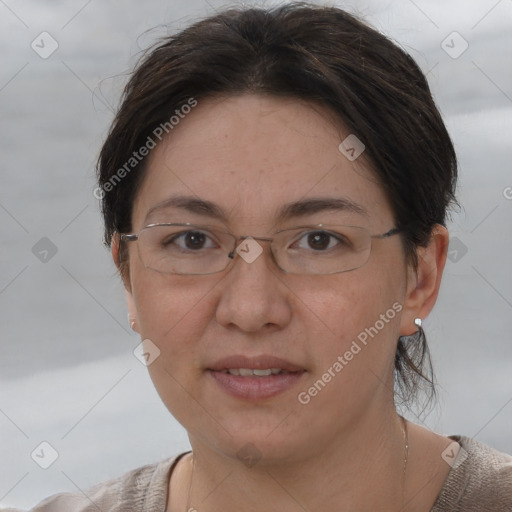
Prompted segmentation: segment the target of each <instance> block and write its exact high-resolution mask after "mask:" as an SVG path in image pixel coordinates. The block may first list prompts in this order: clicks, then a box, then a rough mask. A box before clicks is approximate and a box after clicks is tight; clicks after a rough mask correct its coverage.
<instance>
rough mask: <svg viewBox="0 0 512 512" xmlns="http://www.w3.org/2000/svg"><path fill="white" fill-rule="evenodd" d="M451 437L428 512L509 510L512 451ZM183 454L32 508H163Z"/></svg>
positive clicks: (38, 511) (129, 511) (44, 511)
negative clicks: (445, 468) (451, 456)
mask: <svg viewBox="0 0 512 512" xmlns="http://www.w3.org/2000/svg"><path fill="white" fill-rule="evenodd" d="M450 437H451V438H452V439H454V440H455V441H457V442H458V443H459V444H460V445H461V446H462V448H463V449H464V450H465V452H464V451H463V450H460V452H459V455H458V456H457V459H456V460H455V463H452V469H451V470H450V472H449V473H448V477H447V479H446V481H445V483H444V486H443V488H442V489H441V492H440V493H439V496H438V497H437V499H436V502H435V504H434V507H433V508H432V509H431V512H512V456H510V455H507V454H504V453H500V452H498V451H496V450H494V449H492V448H490V447H489V446H486V445H484V444H482V443H480V442H478V441H475V440H474V439H471V438H468V437H464V436H450ZM183 455H185V454H181V455H179V456H177V457H173V458H170V459H166V460H163V461H161V462H157V463H154V464H150V465H147V466H142V467H140V468H137V469H134V470H132V471H129V472H128V473H125V474H124V475H122V476H121V477H118V478H115V479H112V480H108V481H106V482H103V483H101V484H97V485H96V486H94V487H92V488H91V489H89V490H88V491H87V492H86V493H85V494H81V493H80V494H79V493H77V494H74V493H73V494H69V493H66V494H57V495H54V496H50V497H49V498H46V499H45V500H44V501H42V502H41V503H39V504H38V505H36V506H35V507H34V508H32V509H31V510H30V512H107V511H108V512H134V511H137V512H165V507H166V503H167V488H168V482H169V477H170V473H171V472H172V470H173V469H174V466H175V465H176V463H177V462H178V460H179V459H180V458H181V457H182V456H183ZM2 512H21V511H20V510H18V509H13V508H9V509H2Z"/></svg>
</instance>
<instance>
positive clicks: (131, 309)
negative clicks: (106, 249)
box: [111, 233, 138, 332]
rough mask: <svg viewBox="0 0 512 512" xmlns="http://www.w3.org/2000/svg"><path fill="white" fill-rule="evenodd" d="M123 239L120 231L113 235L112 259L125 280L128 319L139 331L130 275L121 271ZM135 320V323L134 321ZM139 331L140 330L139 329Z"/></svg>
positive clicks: (133, 327)
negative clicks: (120, 255) (120, 250)
mask: <svg viewBox="0 0 512 512" xmlns="http://www.w3.org/2000/svg"><path fill="white" fill-rule="evenodd" d="M120 243H121V239H120V237H119V233H115V234H114V236H113V237H112V243H111V250H112V259H113V260H114V263H115V265H116V267H117V269H118V270H119V272H120V274H121V278H122V280H123V284H124V289H125V297H126V305H127V306H128V321H129V322H130V326H131V327H132V329H133V330H134V331H137V309H136V307H135V301H134V300H133V295H132V290H131V284H130V276H129V275H123V272H121V261H120V258H119V248H120ZM132 322H133V323H132ZM137 332H138V331H137Z"/></svg>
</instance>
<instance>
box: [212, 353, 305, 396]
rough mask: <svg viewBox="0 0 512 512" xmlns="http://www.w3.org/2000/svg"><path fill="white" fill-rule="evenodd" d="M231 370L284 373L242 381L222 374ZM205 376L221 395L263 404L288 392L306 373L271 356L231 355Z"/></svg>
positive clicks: (243, 379) (214, 365)
mask: <svg viewBox="0 0 512 512" xmlns="http://www.w3.org/2000/svg"><path fill="white" fill-rule="evenodd" d="M235 368H248V369H251V370H264V369H267V368H281V369H282V370H283V371H284V372H286V373H282V374H278V375H269V376H263V377H256V376H255V377H242V376H238V375H230V374H229V373H224V371H225V370H230V369H235ZM207 372H208V374H209V375H210V376H211V377H212V378H213V380H214V382H215V384H216V385H218V387H219V388H220V389H221V390H222V391H224V392H225V393H228V394H229V395H231V396H234V397H236V398H240V399H244V400H263V399H266V398H271V397H273V396H276V395H279V394H280V393H283V392H285V391H287V390H289V389H290V388H292V387H293V386H294V385H296V384H297V383H298V382H299V381H300V380H301V379H302V378H303V376H304V374H305V373H306V370H305V369H304V368H301V367H300V366H297V365H295V364H293V363H290V362H289V361H286V360H284V359H280V358H278V357H274V356H268V355H263V356H257V357H247V356H242V355H234V356H230V357H227V358H225V359H221V360H219V361H217V362H216V363H214V364H213V365H211V366H210V367H209V368H208V369H207Z"/></svg>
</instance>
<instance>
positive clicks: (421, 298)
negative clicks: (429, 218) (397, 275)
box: [400, 224, 449, 336]
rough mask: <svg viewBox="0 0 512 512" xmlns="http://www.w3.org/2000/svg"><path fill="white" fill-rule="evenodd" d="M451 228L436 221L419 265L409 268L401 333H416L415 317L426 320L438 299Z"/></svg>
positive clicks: (422, 251) (420, 257)
mask: <svg viewBox="0 0 512 512" xmlns="http://www.w3.org/2000/svg"><path fill="white" fill-rule="evenodd" d="M448 241H449V235H448V230H447V229H446V228H445V227H444V226H441V225H440V224H436V225H435V226H434V228H433V230H432V235H431V238H430V241H429V243H428V245H427V247H420V248H419V249H418V268H417V269H416V270H414V269H413V268H412V267H410V268H409V269H408V275H407V292H406V296H405V299H404V307H403V311H402V317H401V322H400V335H401V336H407V335H410V334H414V332H415V331H416V329H417V328H416V326H415V325H414V319H415V318H421V319H422V320H423V319H425V318H426V317H427V316H428V314H429V313H430V311H431V310H432V308H433V307H434V304H435V303H436V300H437V295H438V294H439V287H440V286H441V277H442V275H443V270H444V265H445V263H446V254H447V251H448Z"/></svg>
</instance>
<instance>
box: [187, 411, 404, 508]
mask: <svg viewBox="0 0 512 512" xmlns="http://www.w3.org/2000/svg"><path fill="white" fill-rule="evenodd" d="M400 419H401V423H402V429H401V430H402V434H403V437H404V470H403V472H402V509H403V508H404V505H405V475H406V472H407V462H408V460H409V433H408V431H407V421H406V419H405V418H404V417H403V416H400ZM190 455H191V457H192V470H191V474H190V483H189V485H188V494H187V508H186V512H197V511H196V509H195V508H194V507H191V506H190V491H191V490H192V480H193V477H194V467H195V459H194V455H193V454H192V453H191V454H190Z"/></svg>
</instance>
